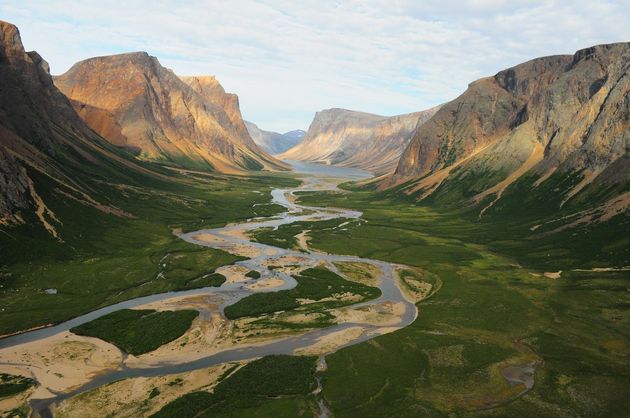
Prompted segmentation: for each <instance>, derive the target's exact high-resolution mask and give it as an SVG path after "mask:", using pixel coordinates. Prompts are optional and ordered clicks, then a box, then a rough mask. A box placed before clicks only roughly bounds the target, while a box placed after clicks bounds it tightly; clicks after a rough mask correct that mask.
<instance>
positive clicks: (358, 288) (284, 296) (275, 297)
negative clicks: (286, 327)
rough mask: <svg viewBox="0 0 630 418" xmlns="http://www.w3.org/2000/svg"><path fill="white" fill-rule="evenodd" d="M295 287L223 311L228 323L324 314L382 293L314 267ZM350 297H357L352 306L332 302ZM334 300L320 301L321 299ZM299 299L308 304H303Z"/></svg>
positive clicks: (257, 295)
mask: <svg viewBox="0 0 630 418" xmlns="http://www.w3.org/2000/svg"><path fill="white" fill-rule="evenodd" d="M295 280H296V281H297V283H298V284H297V286H296V287H294V288H293V289H289V290H280V291H277V292H269V293H254V294H252V295H249V296H247V297H245V298H243V299H241V300H239V301H238V302H236V303H234V304H232V305H230V306H227V307H226V308H225V310H224V311H225V316H226V317H227V318H228V319H236V318H241V317H245V316H258V315H261V314H268V313H274V312H279V311H291V310H296V309H299V310H300V311H301V312H323V311H326V310H327V309H331V308H337V307H340V306H344V305H348V304H350V303H358V302H361V301H365V300H370V299H374V298H377V297H378V296H380V294H381V291H380V290H379V289H378V288H376V287H372V286H366V285H364V284H361V283H356V282H351V281H348V280H345V279H344V278H343V277H341V276H339V275H338V274H336V273H333V272H332V271H330V270H327V269H325V268H321V267H317V268H310V269H306V270H303V271H302V272H300V274H299V275H298V276H295ZM340 294H351V295H357V296H359V299H358V300H354V301H352V302H348V301H345V300H343V299H335V298H334V296H335V295H340ZM331 297H332V298H333V300H326V301H322V299H326V298H331ZM301 299H306V300H311V301H312V302H311V303H308V304H302V303H300V300H301Z"/></svg>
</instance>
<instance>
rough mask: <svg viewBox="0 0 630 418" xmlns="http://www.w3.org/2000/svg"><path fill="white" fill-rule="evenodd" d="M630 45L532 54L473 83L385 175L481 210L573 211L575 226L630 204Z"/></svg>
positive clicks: (409, 190) (400, 186)
mask: <svg viewBox="0 0 630 418" xmlns="http://www.w3.org/2000/svg"><path fill="white" fill-rule="evenodd" d="M629 68H630V43H617V44H610V45H599V46H595V47H591V48H587V49H583V50H580V51H578V52H576V53H575V54H574V55H572V56H571V55H561V56H551V57H543V58H538V59H534V60H531V61H528V62H525V63H523V64H520V65H517V66H515V67H512V68H509V69H506V70H504V71H500V72H499V73H497V74H496V75H495V76H494V77H487V78H483V79H480V80H477V81H475V82H473V83H471V84H470V86H469V87H468V89H467V90H466V91H465V92H464V93H463V94H462V95H461V96H460V97H458V98H456V99H455V100H453V101H452V102H450V103H448V104H445V105H444V106H443V107H442V108H441V109H440V110H439V111H438V112H437V113H436V114H435V115H434V116H433V117H432V118H431V119H430V120H429V121H428V122H427V123H425V124H424V125H422V126H419V127H418V129H417V130H416V132H415V134H414V135H413V139H412V140H411V142H410V144H409V146H408V147H407V149H406V150H405V152H404V153H403V155H402V157H401V159H400V162H399V164H398V166H397V168H396V171H395V173H394V174H393V175H392V176H390V177H388V178H386V179H385V180H383V181H381V183H380V184H379V187H380V188H382V189H386V188H391V187H394V186H396V187H397V190H401V191H403V192H404V193H406V194H408V195H412V196H415V197H416V198H417V199H426V200H427V201H431V202H436V203H441V204H447V205H457V206H462V205H463V206H472V207H474V208H476V210H477V211H478V213H479V216H480V217H482V216H486V215H488V214H491V213H495V214H498V213H505V214H508V213H509V214H512V215H513V216H516V215H517V214H522V215H523V216H531V215H532V214H533V213H539V214H543V213H545V214H554V213H556V212H557V211H558V210H559V209H562V208H565V209H571V210H573V211H574V212H575V213H577V214H579V215H575V218H573V219H572V221H574V222H575V223H582V222H587V221H588V222H590V221H592V220H594V219H610V218H611V217H613V216H615V215H617V214H619V213H623V212H626V213H627V208H628V205H629V204H630V72H629Z"/></svg>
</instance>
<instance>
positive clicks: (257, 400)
mask: <svg viewBox="0 0 630 418" xmlns="http://www.w3.org/2000/svg"><path fill="white" fill-rule="evenodd" d="M315 386H316V381H315V357H294V356H284V355H283V356H268V357H263V358H261V359H259V360H256V361H253V362H251V363H249V364H247V365H245V366H244V367H242V368H241V369H239V370H237V371H236V372H235V373H234V374H232V375H231V376H230V377H229V378H227V379H225V380H222V381H221V382H219V384H218V385H217V386H216V387H215V389H214V392H213V393H208V392H193V393H189V394H186V395H184V396H182V397H180V398H178V399H176V400H174V401H173V402H171V403H169V404H167V405H166V406H165V407H164V408H162V410H160V411H159V412H157V413H156V414H154V415H153V417H154V418H175V417H242V416H247V417H298V416H302V415H304V414H305V412H307V411H308V412H310V413H309V414H306V415H305V416H312V411H313V409H314V408H315V404H314V401H313V399H311V398H309V397H308V395H309V394H310V393H311V392H312V391H313V389H314V388H315Z"/></svg>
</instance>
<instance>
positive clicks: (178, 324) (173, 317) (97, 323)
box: [70, 309, 199, 356]
mask: <svg viewBox="0 0 630 418" xmlns="http://www.w3.org/2000/svg"><path fill="white" fill-rule="evenodd" d="M197 316H199V312H197V311H194V310H179V311H162V312H158V311H154V310H151V309H137V310H136V309H123V310H120V311H115V312H112V313H110V314H107V315H105V316H102V317H100V318H97V319H95V320H93V321H90V322H87V323H85V324H82V325H79V326H78V327H74V328H72V329H71V330H70V331H72V332H73V333H75V334H77V335H85V336H88V337H96V338H100V339H101V340H104V341H107V342H109V343H112V344H114V345H115V346H116V347H118V348H120V349H121V350H123V351H124V352H126V353H129V354H133V355H134V356H138V355H140V354H144V353H148V352H150V351H153V350H155V349H157V348H159V347H160V346H162V345H164V344H167V343H169V342H171V341H173V340H176V339H177V338H179V337H181V336H182V335H183V334H184V333H185V332H186V331H188V329H189V328H190V325H191V324H192V321H193V320H194V319H195V318H197Z"/></svg>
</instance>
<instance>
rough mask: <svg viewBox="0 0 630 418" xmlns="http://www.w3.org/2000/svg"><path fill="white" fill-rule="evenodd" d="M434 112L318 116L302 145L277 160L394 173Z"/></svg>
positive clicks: (342, 112) (340, 111)
mask: <svg viewBox="0 0 630 418" xmlns="http://www.w3.org/2000/svg"><path fill="white" fill-rule="evenodd" d="M436 110H437V108H434V109H429V110H426V111H423V112H416V113H410V114H407V115H399V116H393V117H385V116H379V115H373V114H369V113H361V112H354V111H351V110H345V109H328V110H323V111H321V112H318V113H317V114H316V115H315V118H314V119H313V122H312V123H311V126H310V127H309V129H308V132H307V134H306V137H305V138H304V141H303V142H301V143H300V144H298V145H297V146H296V147H294V148H292V149H290V150H288V151H287V152H285V153H283V154H281V155H279V158H283V159H292V160H302V161H311V162H318V163H325V164H335V165H341V166H347V167H357V168H362V169H364V170H370V171H373V172H377V173H384V172H387V171H391V170H393V168H394V167H395V166H396V164H397V162H398V159H399V157H400V155H401V153H402V152H403V150H404V149H405V147H406V146H407V144H408V143H409V141H410V140H411V137H412V135H413V132H414V131H415V129H416V127H417V126H418V125H419V124H422V123H424V122H425V121H426V120H428V119H429V118H430V117H431V116H432V115H433V114H434V113H435V111H436Z"/></svg>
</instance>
